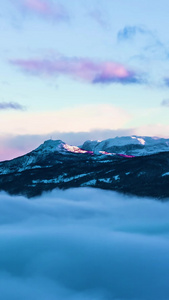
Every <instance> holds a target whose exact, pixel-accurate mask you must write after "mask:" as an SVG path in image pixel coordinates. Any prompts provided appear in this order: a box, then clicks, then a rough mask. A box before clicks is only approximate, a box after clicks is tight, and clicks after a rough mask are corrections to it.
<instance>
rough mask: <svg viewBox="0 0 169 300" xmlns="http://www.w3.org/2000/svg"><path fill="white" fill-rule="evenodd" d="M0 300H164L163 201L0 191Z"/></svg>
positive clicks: (167, 225)
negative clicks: (34, 195)
mask: <svg viewBox="0 0 169 300" xmlns="http://www.w3.org/2000/svg"><path fill="white" fill-rule="evenodd" d="M0 299H2V300H109V299H110V300H168V299H169V202H165V203H164V202H163V203H162V202H159V201H155V200H152V199H145V198H144V199H143V198H136V197H126V196H122V195H120V194H118V193H115V192H110V191H102V190H97V189H90V188H81V189H80V188H79V189H71V190H67V191H60V190H56V191H54V192H52V193H46V194H44V195H43V196H42V197H39V198H35V199H31V200H27V199H26V198H24V197H19V196H18V197H11V196H9V195H7V194H5V193H0Z"/></svg>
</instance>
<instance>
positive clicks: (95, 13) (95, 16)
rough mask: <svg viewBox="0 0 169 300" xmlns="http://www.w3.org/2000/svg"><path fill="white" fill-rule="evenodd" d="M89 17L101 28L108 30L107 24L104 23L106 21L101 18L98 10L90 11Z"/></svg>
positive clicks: (101, 14) (101, 15)
mask: <svg viewBox="0 0 169 300" xmlns="http://www.w3.org/2000/svg"><path fill="white" fill-rule="evenodd" d="M89 16H90V17H91V18H92V19H93V20H94V21H95V22H97V23H98V24H99V25H100V26H101V27H103V28H105V29H108V28H109V24H108V22H107V21H106V19H105V18H104V16H103V13H102V12H101V11H100V10H99V9H95V10H92V11H91V12H90V13H89Z"/></svg>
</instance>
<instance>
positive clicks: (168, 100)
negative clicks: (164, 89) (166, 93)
mask: <svg viewBox="0 0 169 300" xmlns="http://www.w3.org/2000/svg"><path fill="white" fill-rule="evenodd" d="M161 106H165V107H169V99H164V100H163V101H162V102H161Z"/></svg>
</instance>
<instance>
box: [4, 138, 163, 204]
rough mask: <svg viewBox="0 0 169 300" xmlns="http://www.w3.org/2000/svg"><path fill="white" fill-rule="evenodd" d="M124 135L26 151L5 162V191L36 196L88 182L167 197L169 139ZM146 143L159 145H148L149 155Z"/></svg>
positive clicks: (57, 143)
mask: <svg viewBox="0 0 169 300" xmlns="http://www.w3.org/2000/svg"><path fill="white" fill-rule="evenodd" d="M119 139H120V138H116V140H115V139H108V140H105V141H102V142H99V141H90V142H89V141H86V142H85V143H86V144H85V143H84V144H83V145H82V146H80V147H78V146H70V145H68V144H66V143H64V142H63V141H61V140H56V141H53V140H48V141H45V142H44V143H43V144H41V145H40V146H39V147H37V148H36V149H34V150H33V151H31V152H29V153H27V154H26V155H23V156H20V157H18V158H15V159H12V160H9V161H4V162H0V190H1V191H6V192H8V193H10V194H15V195H16V194H18V195H25V196H26V197H29V198H31V197H34V196H38V195H40V194H41V193H43V192H44V191H51V190H53V189H56V188H59V189H67V188H72V187H85V186H86V187H88V186H89V187H95V188H101V189H106V190H114V191H119V192H122V193H127V194H132V195H138V196H149V197H155V198H159V199H167V198H168V197H169V188H168V178H169V177H168V176H169V140H168V139H158V138H154V139H153V138H150V137H147V138H145V137H144V138H143V137H136V136H134V138H133V137H127V138H126V137H124V138H121V139H120V140H119ZM116 141H118V145H117V143H116ZM119 141H120V143H119ZM131 141H133V144H131ZM125 142H126V143H125ZM101 143H102V144H101ZM113 143H114V144H113ZM119 144H120V145H119ZM93 146H94V147H93ZM146 146H147V147H151V146H152V147H154V148H153V149H152V148H151V151H150V148H148V150H149V151H147V149H146V151H147V152H146V151H145V152H146V153H148V155H141V154H142V153H143V149H144V150H145V147H146ZM158 146H159V147H158ZM95 148H97V149H95ZM120 149H121V151H120ZM165 149H167V151H165ZM106 150H107V151H106ZM108 150H109V151H110V150H111V151H115V150H119V151H120V153H119V152H109V151H108ZM139 151H141V152H139ZM153 151H154V152H155V153H151V152H153ZM134 152H135V153H138V154H139V155H137V156H136V155H133V153H134ZM140 153H141V154H140Z"/></svg>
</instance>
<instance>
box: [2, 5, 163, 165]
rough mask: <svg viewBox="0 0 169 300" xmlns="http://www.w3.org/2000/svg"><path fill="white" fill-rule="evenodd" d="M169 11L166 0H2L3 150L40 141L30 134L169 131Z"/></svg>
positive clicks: (15, 149)
mask: <svg viewBox="0 0 169 300" xmlns="http://www.w3.org/2000/svg"><path fill="white" fill-rule="evenodd" d="M168 11H169V2H168V1H167V0H161V1H158V2H156V3H155V2H154V1H152V0H149V1H145V0H142V1H140V0H125V1H124V0H113V1H104V2H103V1H101V0H100V1H99V0H97V1H96V0H90V1H89V0H85V1H84V0H80V1H79V0H72V1H66V0H60V1H59V0H6V1H3V2H2V4H1V14H0V28H1V49H0V61H1V74H0V128H1V132H0V140H1V145H2V146H1V148H0V159H4V158H8V157H9V158H11V157H12V156H16V155H18V154H21V153H22V152H24V151H25V152H26V151H27V150H31V147H34V146H35V143H34V144H31V145H30V149H28V148H27V147H26V146H25V148H24V147H23V149H22V150H20V149H19V146H18V145H17V142H16V141H18V137H24V140H25V136H27V137H30V136H32V137H34V136H36V137H38V138H36V141H37V143H38V142H41V141H43V139H44V138H46V137H48V136H49V137H50V136H51V135H52V136H53V137H54V138H55V139H57V138H58V137H60V136H61V133H62V134H63V136H64V135H65V134H67V136H69V139H70V142H71V141H72V143H74V142H75V138H74V137H75V134H76V135H77V134H78V138H76V143H77V144H78V142H79V143H81V142H82V138H79V137H80V133H82V134H81V137H84V133H86V135H85V137H86V138H87V137H88V136H89V138H90V137H91V133H92V132H93V135H92V138H93V139H95V138H104V137H106V138H107V132H108V131H109V133H110V136H109V137H113V136H116V135H123V134H124V135H125V134H126V133H127V134H138V135H156V136H166V137H168V136H169V134H168V132H169V121H168V112H169V72H168V70H169V36H168V26H167V24H168ZM96 131H97V134H96V137H95V135H94V133H95V132H96ZM99 132H100V136H99ZM87 133H88V135H87ZM104 133H105V134H104ZM71 137H72V140H71ZM10 141H14V142H13V144H12V145H13V146H10V149H11V150H10V149H9V144H10V143H11V142H10ZM66 142H67V141H66ZM11 151H12V152H11Z"/></svg>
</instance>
